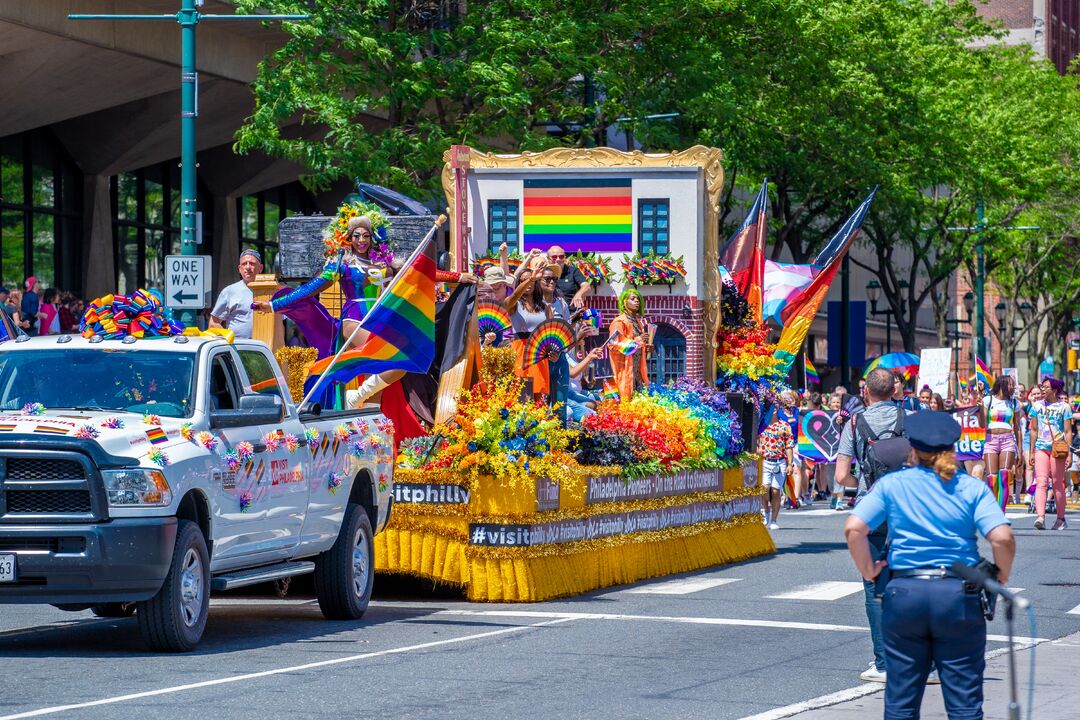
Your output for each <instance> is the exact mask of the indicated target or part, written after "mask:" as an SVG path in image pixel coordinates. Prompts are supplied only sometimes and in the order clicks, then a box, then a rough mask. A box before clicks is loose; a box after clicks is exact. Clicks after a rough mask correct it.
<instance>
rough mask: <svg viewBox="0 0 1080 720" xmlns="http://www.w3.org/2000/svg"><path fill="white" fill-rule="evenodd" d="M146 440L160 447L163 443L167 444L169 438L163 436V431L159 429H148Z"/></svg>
mask: <svg viewBox="0 0 1080 720" xmlns="http://www.w3.org/2000/svg"><path fill="white" fill-rule="evenodd" d="M146 439H147V440H149V441H150V442H151V443H152V444H154V445H160V444H161V443H163V442H169V438H168V436H166V435H165V431H164V430H162V429H161V428H159V427H156V428H150V429H149V430H147V431H146Z"/></svg>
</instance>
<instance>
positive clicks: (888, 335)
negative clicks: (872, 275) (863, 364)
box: [866, 280, 909, 355]
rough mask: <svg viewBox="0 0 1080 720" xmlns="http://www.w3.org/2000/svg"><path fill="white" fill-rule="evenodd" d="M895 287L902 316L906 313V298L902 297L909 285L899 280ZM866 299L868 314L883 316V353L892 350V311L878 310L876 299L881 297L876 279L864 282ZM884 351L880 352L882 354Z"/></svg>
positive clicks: (879, 284) (905, 281)
mask: <svg viewBox="0 0 1080 720" xmlns="http://www.w3.org/2000/svg"><path fill="white" fill-rule="evenodd" d="M897 287H898V288H900V292H901V297H900V315H901V316H903V315H904V314H905V313H907V300H906V299H905V298H904V297H903V295H904V294H905V292H906V291H907V289H908V287H909V285H908V281H907V280H901V281H900V282H898V283H897ZM866 299H867V300H869V301H870V314H871V315H872V316H874V317H877V316H878V315H884V316H885V353H888V352H892V320H891V319H890V318H891V317H892V312H891V310H890V309H889V308H886V309H885V310H878V309H877V304H878V300H880V299H881V283H879V282H878V281H877V280H871V281H870V282H868V283H866ZM885 353H882V355H884V354H885Z"/></svg>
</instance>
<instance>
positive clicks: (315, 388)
mask: <svg viewBox="0 0 1080 720" xmlns="http://www.w3.org/2000/svg"><path fill="white" fill-rule="evenodd" d="M444 222H446V216H445V215H440V216H439V217H438V218H436V219H435V224H434V225H432V226H431V229H430V230H428V231H427V235H425V236H424V239H423V240H421V241H420V244H419V245H417V246H416V248H415V249H414V250H413V251H412V254H410V255H409V259H408V260H406V261H405V264H404V265H402V268H406V267H408V266H409V265H411V264H412V262H413V260H415V259H416V256H417V255H418V254H419V253H420V251H421V250H423V249H424V247H425V246H426V245H427V244H428V242H429V241H430V240H431V238H432V236H433V235H434V234H435V231H436V230H438V229H439V226H440V225H442V224H443V223H444ZM401 275H402V273H398V274H397V275H396V276H395V277H394V279H393V280H391V281H390V284H389V285H387V286H386V287H385V288H384V289H383V291H382V295H380V296H379V299H382V298H383V297H386V294H387V293H388V292H390V290H391V289H392V288H393V287H394V285H395V283H397V281H398V279H400V278H401ZM370 314H371V311H370V310H369V311H368V316H370ZM363 327H364V322H363V320H361V321H360V322H358V323H357V324H356V327H355V328H354V329H353V331H352V332H351V333H350V334H349V337H348V339H347V340H346V341H345V342H344V343H342V345H341V349H340V350H338V351H337V353H336V354H335V355H334V357H333V359H331V360H330V363H329V364H328V365H327V366H326V369H325V370H323V372H322V375H320V376H319V379H318V380H316V381H315V384H314V385H312V386H311V390H310V391H308V394H307V395H305V396H304V399H303V400H301V401H300V404H299V405H298V406H297V409H298V410H300V409H302V408H303V407H304V406H305V405H307V403H308V400H310V399H311V397H312V396H313V395H314V394H315V393H316V392H317V391H318V390H319V388H320V387H321V386H322V384H323V378H326V377H329V376H330V369H331V368H332V367H334V363H336V362H337V361H338V359H339V358H341V356H342V354H344V353H345V351H346V350H348V349H349V347H351V346H352V341H353V338H355V337H356V333H358V332H360V330H361V329H363Z"/></svg>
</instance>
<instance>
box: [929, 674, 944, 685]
mask: <svg viewBox="0 0 1080 720" xmlns="http://www.w3.org/2000/svg"><path fill="white" fill-rule="evenodd" d="M926 684H927V685H940V684H941V678H939V677H938V674H937V670H931V671H930V674H929V675H927V676H926Z"/></svg>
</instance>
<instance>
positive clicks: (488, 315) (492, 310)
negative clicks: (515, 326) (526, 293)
mask: <svg viewBox="0 0 1080 720" xmlns="http://www.w3.org/2000/svg"><path fill="white" fill-rule="evenodd" d="M478 307H479V309H478V311H477V322H478V325H479V328H480V334H481V335H486V334H487V333H495V334H496V335H498V334H499V333H501V332H502V331H503V330H505V329H506V328H508V327H510V313H508V312H506V308H504V307H503V306H502V304H501V303H497V302H491V301H490V300H482V301H481V302H480V304H479V306H478Z"/></svg>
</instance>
